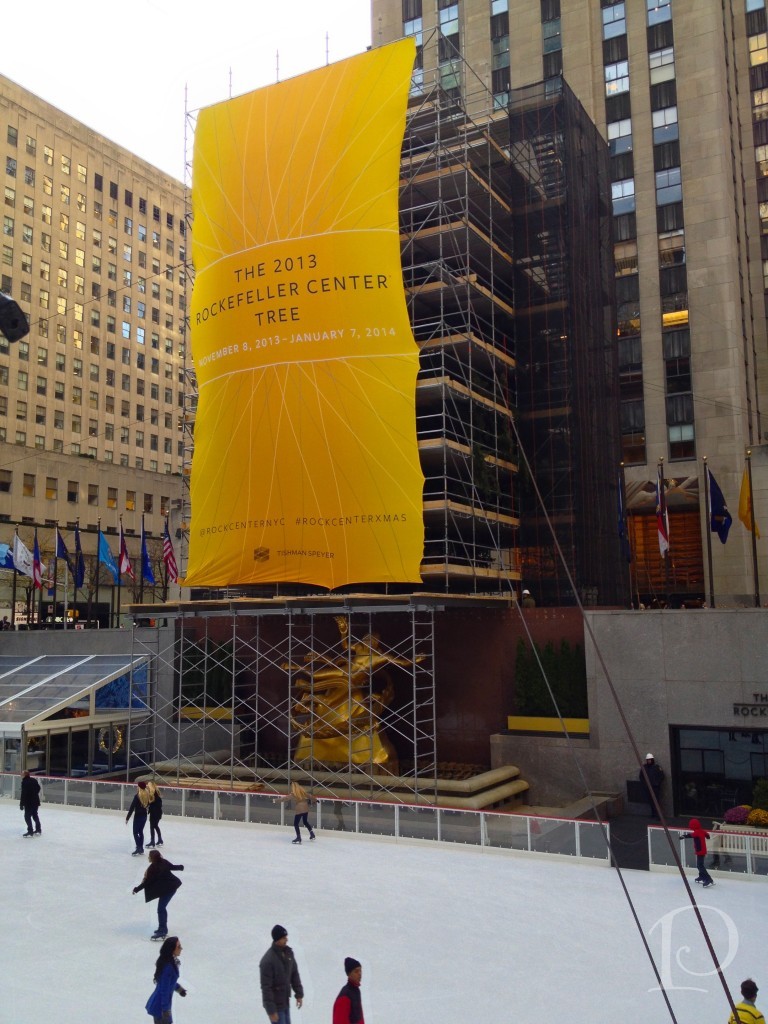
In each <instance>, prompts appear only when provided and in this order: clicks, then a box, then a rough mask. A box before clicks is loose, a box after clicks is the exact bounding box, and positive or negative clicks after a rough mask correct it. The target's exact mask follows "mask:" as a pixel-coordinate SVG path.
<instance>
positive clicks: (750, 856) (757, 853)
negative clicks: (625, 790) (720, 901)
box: [648, 826, 768, 878]
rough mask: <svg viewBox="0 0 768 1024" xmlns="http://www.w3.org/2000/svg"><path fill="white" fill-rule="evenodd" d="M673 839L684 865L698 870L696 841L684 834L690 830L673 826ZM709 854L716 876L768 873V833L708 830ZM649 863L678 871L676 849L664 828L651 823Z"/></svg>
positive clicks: (709, 867) (762, 875) (709, 865)
mask: <svg viewBox="0 0 768 1024" xmlns="http://www.w3.org/2000/svg"><path fill="white" fill-rule="evenodd" d="M669 831H670V833H671V835H672V841H673V843H675V844H676V846H677V847H679V849H680V862H681V863H682V865H683V867H684V868H686V869H690V870H691V871H695V870H696V854H695V852H694V849H693V842H692V841H691V840H690V839H684V840H683V841H682V842H680V841H679V840H680V836H681V835H682V834H683V833H685V832H687V831H688V829H684V828H682V829H681V828H671V829H670V830H669ZM708 831H709V835H710V838H709V840H708V841H707V856H706V859H705V865H706V868H707V871H709V873H710V874H711V875H713V876H714V878H717V876H718V875H728V874H731V875H733V874H736V875H742V876H743V877H748V878H766V877H768V835H766V834H765V832H757V831H756V832H755V834H754V835H750V834H749V833H747V832H746V831H738V832H729V831H728V830H727V829H722V830H720V831H715V830H708ZM648 864H649V867H650V869H651V871H676V870H677V865H676V864H675V860H674V857H673V856H672V851H671V850H670V848H669V843H668V842H667V837H666V835H665V834H664V829H663V828H661V827H657V826H651V827H650V828H649V829H648Z"/></svg>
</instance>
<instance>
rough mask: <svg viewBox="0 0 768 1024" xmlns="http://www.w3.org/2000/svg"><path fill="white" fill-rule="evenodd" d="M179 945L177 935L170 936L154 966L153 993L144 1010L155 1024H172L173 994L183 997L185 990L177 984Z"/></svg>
mask: <svg viewBox="0 0 768 1024" xmlns="http://www.w3.org/2000/svg"><path fill="white" fill-rule="evenodd" d="M180 954H181V943H180V942H179V938H178V936H177V935H170V936H169V937H168V938H167V939H166V940H165V942H164V943H163V944H162V946H161V947H160V956H159V957H158V958H157V963H156V964H155V976H154V978H153V979H152V980H153V981H154V983H155V991H154V992H153V993H152V995H151V996H150V997H149V999H148V1000H147V1005H146V1010H147V1013H148V1014H149V1015H150V1017H152V1019H153V1020H154V1022H155V1024H173V1016H172V1014H171V1004H172V1002H173V993H174V992H178V993H179V995H180V996H185V995H186V994H187V990H186V989H185V988H182V987H181V985H180V984H179V955H180Z"/></svg>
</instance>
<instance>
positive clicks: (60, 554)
mask: <svg viewBox="0 0 768 1024" xmlns="http://www.w3.org/2000/svg"><path fill="white" fill-rule="evenodd" d="M56 557H57V558H63V559H64V561H65V562H66V563H67V568H68V569H69V575H70V576H72V577H74V575H75V569H74V566H73V565H72V562H71V561H70V558H69V552H68V551H67V545H66V544H65V543H64V538H63V537H62V536H61V533H60V531H59V528H58V527H56Z"/></svg>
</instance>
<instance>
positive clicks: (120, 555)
mask: <svg viewBox="0 0 768 1024" xmlns="http://www.w3.org/2000/svg"><path fill="white" fill-rule="evenodd" d="M134 522H136V520H135V519H134ZM122 560H123V517H122V516H120V551H119V552H118V555H117V618H116V620H115V626H116V627H117V629H119V628H120V591H121V590H122V589H123V587H122V583H123V575H122V571H121V569H120V563H121V562H122Z"/></svg>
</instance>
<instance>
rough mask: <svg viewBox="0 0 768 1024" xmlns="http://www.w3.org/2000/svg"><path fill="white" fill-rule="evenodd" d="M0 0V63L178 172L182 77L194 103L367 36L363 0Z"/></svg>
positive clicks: (306, 65) (357, 48)
mask: <svg viewBox="0 0 768 1024" xmlns="http://www.w3.org/2000/svg"><path fill="white" fill-rule="evenodd" d="M5 6H6V7H7V8H8V10H5V11H4V12H3V32H2V34H3V47H2V56H1V57H0V73H2V74H3V75H5V76H6V77H7V78H10V79H12V80H13V81H15V82H17V83H18V84H19V85H21V86H23V87H24V88H25V89H29V90H30V92H33V93H36V94H37V95H38V96H40V97H41V98H42V99H44V100H47V102H49V103H52V104H53V105H54V106H56V107H58V108H59V109H61V110H64V111H66V113H68V114H70V115H71V116H72V117H75V118H77V120H79V121H82V122H84V123H85V124H86V125H88V126H89V127H90V128H93V129H95V130H96V131H97V132H99V133H100V134H102V135H106V136H107V138H110V139H112V140H113V141H114V142H117V143H119V144H120V145H121V146H124V147H126V148H127V149H130V150H132V151H133V152H134V153H136V154H137V155H138V156H140V157H142V158H143V159H145V160H148V161H149V162H150V163H152V164H155V166H157V167H160V168H161V169H162V170H164V171H166V172H167V173H168V174H172V175H173V176H174V177H176V178H179V179H182V178H183V176H184V127H185V116H184V111H185V87H186V91H187V99H186V109H189V110H190V111H194V110H196V109H198V108H199V107H203V106H207V105H208V104H210V103H217V102H219V101H220V100H222V99H226V98H227V97H228V96H229V95H232V96H237V95H239V94H241V93H244V92H249V91H250V90H251V89H256V88H259V87H260V86H263V85H270V84H272V83H273V82H275V81H276V80H277V74H278V72H277V68H278V64H279V77H280V79H281V80H283V79H285V78H289V77H292V76H293V75H297V74H300V73H302V72H304V71H309V70H312V69H313V68H317V67H321V66H322V65H323V64H325V63H326V62H327V61H330V62H334V61H337V60H341V59H342V58H344V57H349V56H351V55H352V54H355V53H360V52H361V51H362V50H364V49H365V48H366V46H368V45H369V44H370V41H371V38H370V3H369V0H213V2H212V3H202V2H199V0H198V2H196V3H189V2H181V0H134V2H133V3H130V4H109V3H103V2H98V3H97V2H96V0H81V2H80V3H79V4H76V5H75V6H67V5H66V4H62V3H61V2H60V0H55V2H54V0H35V2H34V3H32V4H22V3H12V2H9V3H7V4H6V5H5ZM326 33H327V40H326ZM278 53H279V60H278V57H277V54H278ZM189 141H190V154H191V135H190V140H189Z"/></svg>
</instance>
